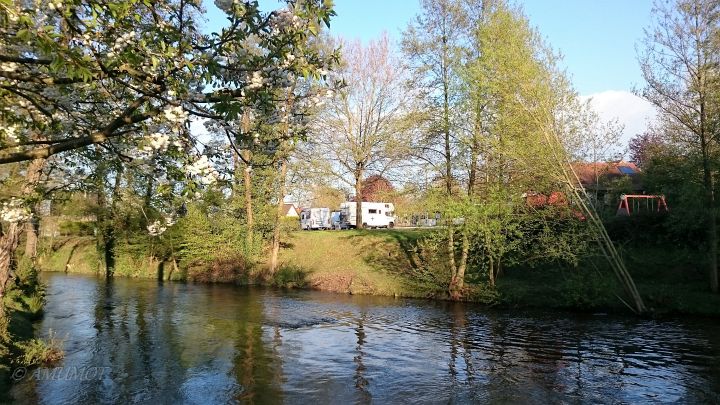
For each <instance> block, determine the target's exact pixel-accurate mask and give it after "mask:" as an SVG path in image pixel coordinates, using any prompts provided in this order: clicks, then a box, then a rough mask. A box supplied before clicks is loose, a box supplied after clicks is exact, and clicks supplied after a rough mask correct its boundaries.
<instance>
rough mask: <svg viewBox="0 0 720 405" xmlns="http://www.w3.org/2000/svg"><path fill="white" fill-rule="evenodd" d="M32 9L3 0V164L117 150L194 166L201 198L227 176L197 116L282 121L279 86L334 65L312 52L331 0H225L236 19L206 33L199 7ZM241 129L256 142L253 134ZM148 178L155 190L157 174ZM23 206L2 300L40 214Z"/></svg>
mask: <svg viewBox="0 0 720 405" xmlns="http://www.w3.org/2000/svg"><path fill="white" fill-rule="evenodd" d="M25 3H26V2H22V1H18V2H6V1H3V2H0V43H1V44H2V49H1V50H0V123H2V127H1V128H2V131H0V132H2V133H1V134H0V135H2V137H0V164H11V163H14V162H22V161H33V162H38V161H40V160H42V159H47V158H50V157H52V156H55V155H58V154H63V153H65V154H66V155H65V157H67V152H71V151H75V152H78V153H82V152H83V151H90V152H91V153H90V154H95V155H96V156H97V157H98V159H103V158H104V157H106V155H105V154H104V153H110V154H113V155H115V156H116V157H117V158H118V159H120V160H122V161H136V160H144V161H147V162H149V164H150V165H151V166H152V165H158V166H161V165H165V164H169V165H171V166H174V167H176V168H179V169H182V171H183V176H184V178H185V180H187V181H186V182H185V183H184V185H185V186H186V187H185V192H186V193H187V194H192V193H194V191H195V190H197V189H198V188H200V187H203V186H208V185H210V184H213V183H215V182H217V180H219V178H220V174H219V172H218V171H217V170H216V169H215V167H214V165H213V161H212V157H211V158H208V156H206V155H204V154H203V151H202V149H203V148H202V146H201V145H202V144H203V142H201V141H200V140H198V139H197V138H196V136H195V135H196V134H193V133H192V132H191V131H190V130H189V127H188V121H189V119H190V117H191V116H194V117H199V118H202V119H205V120H208V121H210V122H212V123H214V124H215V125H217V126H218V127H220V128H229V127H230V125H231V124H232V123H233V122H234V121H236V120H237V119H238V117H242V116H243V114H244V113H247V112H248V111H249V110H253V111H262V113H263V114H264V115H265V116H272V115H273V114H275V115H278V112H279V110H280V108H281V107H282V104H283V103H277V102H276V100H275V95H276V94H277V89H278V88H283V87H287V83H288V81H289V80H292V79H293V78H296V77H307V78H311V79H317V78H319V77H320V76H322V74H321V73H322V71H323V70H324V69H326V68H327V67H328V66H331V63H330V62H329V61H327V60H325V59H323V56H321V55H319V54H318V53H317V52H315V51H314V50H313V49H312V47H310V46H309V43H310V39H311V38H313V37H314V36H315V35H317V33H319V31H320V27H321V26H323V25H328V24H329V19H330V17H331V16H332V15H333V12H332V8H331V6H330V4H328V3H327V2H324V1H319V0H306V1H300V2H289V6H288V8H286V9H282V10H277V11H274V12H271V13H264V12H261V11H260V9H259V7H258V4H257V2H256V1H249V2H229V1H218V6H219V7H220V8H221V9H222V10H224V11H225V12H226V15H227V19H228V22H227V25H226V26H225V27H224V28H223V29H222V30H220V32H217V33H213V34H209V35H204V34H201V33H200V32H201V30H200V28H199V27H200V17H201V14H202V11H203V10H202V7H201V5H200V3H199V2H197V1H186V0H162V1H152V2H149V1H143V0H130V1H125V2H121V3H117V2H116V3H112V4H107V3H106V2H103V1H95V0H82V1H74V2H66V1H61V0H55V1H52V2H50V3H49V6H48V7H42V8H39V7H26V4H25ZM234 134H235V135H237V136H236V139H235V141H237V140H238V139H237V138H242V140H244V141H247V140H250V141H251V142H252V134H251V133H249V132H248V131H236V132H235V133H234ZM166 156H167V157H168V159H164V157H166ZM150 173H152V171H151V172H150ZM119 176H120V174H119V171H116V172H115V178H116V179H119V178H120V177H119ZM29 180H31V179H29ZM146 180H147V182H146V190H150V191H153V190H154V189H155V187H156V186H157V184H155V181H154V180H153V178H152V176H148V178H147V179H146ZM32 183H33V182H28V187H27V188H23V193H22V195H21V196H20V197H21V198H25V197H27V195H29V194H31V193H32V188H33V187H34V185H35V184H32ZM25 190H27V192H25ZM174 191H175V192H177V193H179V192H181V191H182V190H174ZM149 194H150V193H147V194H146V195H149ZM18 201H19V200H18ZM18 201H15V200H13V201H11V202H7V205H6V206H5V208H4V209H3V215H2V218H3V220H4V221H5V223H6V224H7V226H4V227H3V229H2V231H3V232H2V234H1V235H0V297H1V296H2V295H3V293H4V288H5V286H6V284H7V281H8V280H9V279H10V277H11V270H12V268H11V267H12V258H13V256H14V252H15V249H16V248H17V241H18V236H19V232H20V229H22V226H21V225H22V221H24V220H27V219H28V218H29V216H27V215H25V214H24V212H25V211H24V209H23V208H22V207H21V206H20V205H21V204H20V203H19V202H18ZM147 220H148V222H149V224H148V230H151V227H150V225H153V224H154V223H152V221H151V218H147ZM152 229H153V230H155V231H158V230H160V229H163V230H164V229H165V227H164V226H156V227H153V228H152ZM156 233H158V232H156ZM159 233H161V232H159ZM108 236H109V235H108ZM108 240H112V238H110V237H108Z"/></svg>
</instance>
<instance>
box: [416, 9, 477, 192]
mask: <svg viewBox="0 0 720 405" xmlns="http://www.w3.org/2000/svg"><path fill="white" fill-rule="evenodd" d="M421 8H422V14H420V15H418V16H417V17H416V19H415V21H413V22H412V23H411V24H410V25H409V26H408V27H407V29H406V30H405V32H404V33H403V40H402V51H403V54H404V55H405V56H406V57H407V58H408V60H409V61H410V67H411V69H412V81H413V85H415V86H418V87H420V88H421V89H422V90H423V91H424V93H425V98H424V100H425V103H426V108H427V110H428V115H429V117H428V120H429V128H428V131H427V133H426V134H425V135H424V136H423V138H422V139H421V140H420V142H419V145H417V146H418V148H419V149H420V150H419V151H418V152H419V153H420V156H421V157H422V158H424V159H426V160H427V161H428V162H430V163H431V165H433V166H434V167H438V168H439V171H440V173H441V174H442V177H443V179H444V183H445V191H446V193H447V194H448V195H450V194H452V193H453V183H454V181H453V177H454V175H453V152H454V147H453V141H454V135H455V133H456V132H457V130H456V128H455V127H456V124H455V122H454V117H453V115H454V114H453V110H454V108H453V107H454V105H455V104H456V102H457V85H458V76H457V72H456V70H457V68H458V66H459V58H460V51H461V49H460V43H461V41H462V37H463V36H464V35H466V33H467V32H466V30H465V29H464V28H465V27H466V25H465V23H466V21H465V20H464V12H463V11H464V10H463V9H462V6H461V4H460V2H458V1H453V0H423V1H422V2H421ZM438 147H439V149H438ZM438 156H439V157H440V160H441V163H440V164H439V165H438V164H436V163H435V162H436V159H437V157H438Z"/></svg>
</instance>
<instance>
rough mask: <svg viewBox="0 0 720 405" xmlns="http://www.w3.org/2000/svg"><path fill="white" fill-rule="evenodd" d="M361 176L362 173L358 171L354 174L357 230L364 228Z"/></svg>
mask: <svg viewBox="0 0 720 405" xmlns="http://www.w3.org/2000/svg"><path fill="white" fill-rule="evenodd" d="M362 175H363V172H362V171H360V170H358V171H357V172H355V228H357V229H362V228H364V227H365V225H364V224H363V216H362V200H363V198H362Z"/></svg>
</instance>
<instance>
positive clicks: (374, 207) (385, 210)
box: [340, 202, 395, 228]
mask: <svg viewBox="0 0 720 405" xmlns="http://www.w3.org/2000/svg"><path fill="white" fill-rule="evenodd" d="M361 207H362V222H363V227H364V228H392V227H394V226H395V206H394V205H393V204H392V203H384V202H362V206H361ZM356 208H357V203H356V202H344V203H342V204H340V211H341V212H342V213H343V214H344V216H345V218H346V219H345V220H346V221H347V224H348V226H349V227H350V228H355V227H356V226H357V223H356V222H357V212H356Z"/></svg>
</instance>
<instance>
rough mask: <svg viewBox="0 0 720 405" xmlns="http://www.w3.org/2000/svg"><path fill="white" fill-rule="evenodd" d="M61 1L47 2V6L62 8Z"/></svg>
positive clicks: (54, 8)
mask: <svg viewBox="0 0 720 405" xmlns="http://www.w3.org/2000/svg"><path fill="white" fill-rule="evenodd" d="M62 6H63V3H62V1H61V0H54V1H51V2H50V3H48V7H50V10H58V11H60V10H62Z"/></svg>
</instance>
